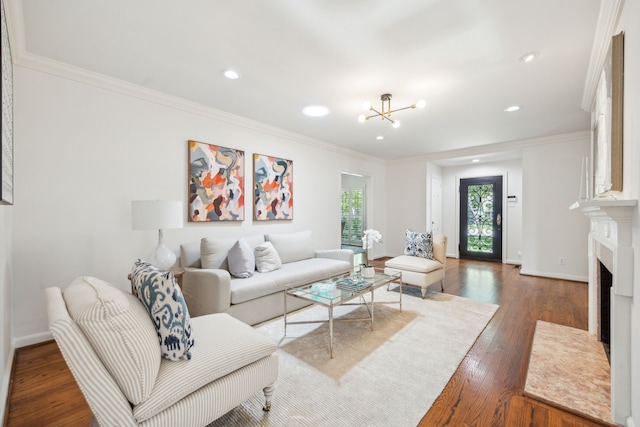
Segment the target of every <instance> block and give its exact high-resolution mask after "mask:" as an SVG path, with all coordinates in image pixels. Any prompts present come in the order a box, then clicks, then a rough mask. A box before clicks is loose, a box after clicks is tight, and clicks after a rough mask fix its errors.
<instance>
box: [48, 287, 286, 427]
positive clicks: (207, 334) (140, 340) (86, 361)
mask: <svg viewBox="0 0 640 427" xmlns="http://www.w3.org/2000/svg"><path fill="white" fill-rule="evenodd" d="M46 296H47V306H48V315H49V328H50V330H51V332H52V334H53V336H54V338H55V340H56V342H57V343H58V346H59V347H60V351H61V352H62V355H63V357H64V359H65V361H66V363H67V365H68V366H69V368H70V369H71V372H72V374H73V376H74V378H75V380H76V382H77V383H78V385H79V386H80V390H81V391H82V393H83V395H84V397H85V398H86V400H87V403H88V404H89V407H90V408H91V411H92V412H93V414H94V424H95V423H96V422H97V423H98V424H99V425H101V426H168V425H170V426H205V425H207V424H209V423H211V422H212V421H213V420H215V419H216V418H218V417H220V416H222V415H223V414H225V413H226V412H228V411H229V410H231V409H233V408H234V407H235V406H237V405H239V404H240V403H242V402H243V401H245V400H247V399H248V398H249V397H251V396H252V395H254V394H255V393H256V392H259V391H261V390H263V391H264V394H265V396H266V404H265V410H268V409H269V407H270V400H271V394H272V392H273V383H274V382H275V380H276V378H277V376H278V358H277V356H276V354H275V350H276V345H275V344H274V343H273V342H272V341H271V340H270V339H269V338H267V337H265V336H264V335H262V334H260V333H259V332H257V331H256V330H254V329H253V328H251V327H250V326H248V325H246V324H244V323H242V322H240V321H239V320H236V319H234V318H233V317H231V316H229V315H228V314H223V313H220V314H212V315H207V316H200V317H194V318H191V325H192V328H193V336H194V337H195V344H194V346H193V347H192V348H191V354H192V357H191V360H184V361H170V360H166V359H162V358H161V355H160V347H159V345H158V338H157V334H156V331H155V328H154V326H153V324H152V322H151V318H150V317H149V315H148V313H147V312H146V309H145V308H144V306H143V305H142V304H141V303H140V301H138V299H137V298H136V297H135V296H133V295H131V294H129V293H127V292H124V291H121V290H120V289H117V288H115V287H113V286H110V285H109V284H107V283H106V282H103V281H101V280H99V279H95V278H92V277H82V278H78V279H76V280H75V281H74V282H73V283H72V284H71V285H69V287H67V289H65V291H64V294H63V293H62V292H61V290H60V289H59V288H56V287H52V288H48V289H46Z"/></svg>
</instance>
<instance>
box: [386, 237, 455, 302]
mask: <svg viewBox="0 0 640 427" xmlns="http://www.w3.org/2000/svg"><path fill="white" fill-rule="evenodd" d="M433 258H434V259H429V258H422V257H418V256H412V255H400V256H397V257H395V258H391V259H390V260H387V261H386V262H385V264H384V265H385V268H384V272H385V274H394V273H397V272H401V273H402V283H403V284H404V285H413V286H419V287H420V290H421V292H422V298H424V297H425V295H426V294H427V287H429V286H430V285H432V284H434V283H437V282H438V281H440V288H441V290H443V291H444V272H445V267H446V260H447V236H445V235H443V234H441V235H436V236H433Z"/></svg>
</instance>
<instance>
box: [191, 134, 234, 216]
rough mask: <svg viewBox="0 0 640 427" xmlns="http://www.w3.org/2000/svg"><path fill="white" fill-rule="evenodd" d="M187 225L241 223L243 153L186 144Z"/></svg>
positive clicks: (208, 145) (204, 145) (196, 142)
mask: <svg viewBox="0 0 640 427" xmlns="http://www.w3.org/2000/svg"><path fill="white" fill-rule="evenodd" d="M188 147H189V203H188V206H189V213H188V214H189V215H188V216H189V222H211V221H244V182H245V174H244V151H242V150H236V149H234V148H227V147H220V146H218V145H212V144H206V143H204V142H198V141H191V140H190V141H189V142H188Z"/></svg>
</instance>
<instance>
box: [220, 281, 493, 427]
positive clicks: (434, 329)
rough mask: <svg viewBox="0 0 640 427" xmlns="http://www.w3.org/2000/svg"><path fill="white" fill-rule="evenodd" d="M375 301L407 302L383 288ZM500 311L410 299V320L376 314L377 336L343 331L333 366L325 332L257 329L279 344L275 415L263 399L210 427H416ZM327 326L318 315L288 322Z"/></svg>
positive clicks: (363, 325)
mask: <svg viewBox="0 0 640 427" xmlns="http://www.w3.org/2000/svg"><path fill="white" fill-rule="evenodd" d="M375 299H376V301H392V300H397V299H398V293H397V292H387V291H386V287H383V288H380V289H378V290H376V296H375ZM497 309H498V306H497V305H493V304H487V303H483V302H478V301H473V300H470V299H466V298H461V297H455V296H452V295H447V294H440V293H430V294H428V295H427V297H426V298H425V299H424V300H423V299H421V298H418V297H414V296H410V295H403V311H402V313H400V312H399V311H398V305H397V304H388V305H377V306H376V308H375V312H374V314H375V316H374V317H375V321H374V330H373V331H371V330H370V328H369V323H368V322H366V321H362V322H340V321H336V322H334V340H335V341H334V358H333V359H331V358H330V357H329V326H328V324H326V323H323V324H307V325H289V326H288V328H287V329H288V330H287V337H286V338H284V339H283V331H284V322H283V320H282V319H277V320H274V321H270V322H267V323H265V324H262V325H260V326H257V329H258V330H259V331H262V332H264V333H265V334H267V335H269V336H270V337H271V338H272V339H273V340H274V342H277V343H279V348H278V357H279V359H280V372H279V376H278V380H277V382H276V384H275V392H274V395H273V401H272V407H271V412H268V413H265V412H263V411H262V409H261V408H262V404H263V403H264V397H263V395H262V393H259V394H256V395H255V396H253V397H252V398H251V399H249V400H248V401H247V402H245V403H244V404H242V405H241V406H239V407H237V408H235V409H234V410H232V411H231V412H229V413H227V414H226V415H224V416H223V417H221V418H219V419H218V420H216V421H215V422H214V423H212V424H211V426H415V425H417V424H418V422H419V421H420V419H421V418H422V417H423V416H424V414H425V413H426V412H427V411H428V410H429V408H430V407H431V405H432V404H433V402H434V401H435V399H436V398H437V397H438V396H439V395H440V393H441V392H442V390H443V388H444V387H445V386H446V385H447V383H448V382H449V379H450V378H451V376H452V375H453V373H454V372H455V371H456V369H457V367H458V365H459V364H460V362H461V361H462V359H463V358H464V356H465V355H466V354H467V352H468V351H469V349H470V348H471V346H472V345H473V344H474V342H475V341H476V339H477V337H478V336H479V335H480V333H481V332H482V331H483V330H484V328H485V326H486V325H487V323H488V322H489V320H491V317H492V316H493V315H494V313H495V312H496V310H497ZM363 315H366V309H365V308H364V307H355V306H351V307H338V308H337V309H336V317H340V316H342V317H345V318H346V317H363ZM326 318H327V310H326V309H325V308H322V307H317V306H314V307H311V308H307V309H304V310H301V311H299V312H297V313H295V314H294V315H291V316H289V319H290V320H291V321H300V320H312V319H326Z"/></svg>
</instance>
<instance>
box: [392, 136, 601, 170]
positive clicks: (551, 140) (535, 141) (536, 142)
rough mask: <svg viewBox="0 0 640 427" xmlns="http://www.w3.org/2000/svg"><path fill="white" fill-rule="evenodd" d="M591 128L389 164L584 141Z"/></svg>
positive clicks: (463, 149)
mask: <svg viewBox="0 0 640 427" xmlns="http://www.w3.org/2000/svg"><path fill="white" fill-rule="evenodd" d="M590 136H591V131H590V130H581V131H578V132H570V133H564V134H561V135H552V136H545V137H541V138H531V139H520V140H517V141H506V142H498V143H495V144H486V145H480V146H476V147H468V148H461V149H457V150H446V151H440V152H438V153H433V154H425V155H424V156H413V157H407V158H404V159H397V160H389V161H388V162H387V164H389V165H398V164H403V163H413V162H415V161H425V162H436V161H438V160H446V159H451V158H455V157H464V156H474V155H478V154H485V153H496V152H500V151H509V150H516V149H523V148H529V147H539V146H540V145H543V144H557V143H562V142H572V141H582V140H584V139H585V138H590Z"/></svg>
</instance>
